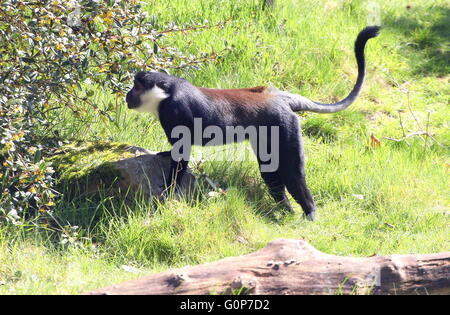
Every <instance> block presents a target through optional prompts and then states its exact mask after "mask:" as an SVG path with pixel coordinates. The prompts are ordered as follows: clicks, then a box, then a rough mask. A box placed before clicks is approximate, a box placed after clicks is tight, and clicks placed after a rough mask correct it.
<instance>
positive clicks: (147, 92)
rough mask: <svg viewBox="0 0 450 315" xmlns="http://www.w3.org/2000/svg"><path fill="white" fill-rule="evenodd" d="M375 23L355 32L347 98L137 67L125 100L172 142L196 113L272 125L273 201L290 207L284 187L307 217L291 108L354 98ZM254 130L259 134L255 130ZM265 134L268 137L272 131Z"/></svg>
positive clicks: (206, 120)
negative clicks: (195, 80) (353, 72)
mask: <svg viewBox="0 0 450 315" xmlns="http://www.w3.org/2000/svg"><path fill="white" fill-rule="evenodd" d="M379 29H380V27H378V26H369V27H366V28H365V29H363V30H362V31H361V32H360V33H359V35H358V37H357V39H356V42H355V55H356V61H357V63H358V78H357V80H356V84H355V86H354V88H353V90H352V91H351V92H350V94H349V95H348V96H347V97H346V98H345V99H343V100H342V101H340V102H337V103H335V104H321V103H317V102H314V101H311V100H309V99H307V98H305V97H303V96H300V95H297V94H292V93H288V92H283V91H279V90H277V89H274V88H267V87H261V86H260V87H254V88H244V89H209V88H201V87H196V86H193V85H192V84H190V83H189V82H188V81H186V80H185V79H181V78H178V77H174V76H171V75H167V74H164V73H160V72H139V73H137V74H136V76H135V80H134V86H133V88H132V89H131V90H130V91H129V92H128V94H127V96H126V101H127V103H128V107H129V108H130V109H134V110H137V111H142V112H154V113H155V114H157V115H158V117H159V120H160V123H161V125H162V127H163V129H164V131H165V133H166V136H167V138H168V140H169V142H170V143H171V144H172V145H175V144H176V142H177V141H178V137H174V135H173V130H174V129H175V128H176V127H177V126H183V127H185V128H187V129H188V130H189V131H191V133H192V134H193V133H194V120H195V119H201V121H202V130H204V129H205V128H207V127H209V126H217V127H218V128H219V129H220V130H223V131H224V134H226V129H227V128H228V127H230V126H243V127H244V128H247V127H249V126H257V127H260V126H270V127H274V126H276V127H277V128H278V130H279V134H278V136H279V142H278V143H279V148H278V149H279V167H278V168H277V169H275V170H271V171H261V175H262V178H263V179H264V181H265V183H266V184H267V186H268V188H269V191H270V194H271V195H272V197H273V198H274V199H275V201H276V202H277V203H280V204H281V205H282V206H283V207H285V208H286V209H288V210H290V211H292V208H291V205H290V204H289V201H288V199H287V197H286V193H285V188H287V190H288V191H289V193H290V194H291V195H292V197H293V198H294V199H295V200H296V201H297V202H298V203H299V204H300V205H301V206H302V208H303V211H304V213H305V214H306V216H307V218H308V219H310V220H314V217H315V210H316V207H315V204H314V200H313V197H312V196H311V193H310V192H309V190H308V188H307V186H306V179H305V167H304V157H303V145H302V141H301V130H300V126H299V122H298V118H297V116H296V114H295V113H294V112H296V111H310V112H316V113H334V112H338V111H341V110H343V109H345V108H347V107H348V106H349V105H350V104H352V103H353V102H354V101H355V100H356V98H357V96H358V94H359V93H360V91H361V87H362V84H363V81H364V76H365V58H364V47H365V45H366V42H367V41H368V40H369V39H370V38H372V37H375V36H377V35H378V32H379ZM270 130H271V129H270ZM258 136H260V137H263V135H259V134H258ZM264 137H266V138H267V142H270V141H269V140H270V138H271V133H270V132H269V133H268V134H266V135H264ZM206 140H207V139H201V141H200V142H199V141H197V142H196V141H194V139H193V138H192V139H191V140H190V144H197V145H206V144H207V141H206ZM234 141H236V140H235V139H234ZM222 143H226V141H223V142H222ZM270 143H271V142H270ZM269 150H270V145H269ZM172 153H173V149H172ZM182 153H183V154H185V155H184V156H185V157H184V158H182V159H175V158H174V155H173V154H172V163H171V177H170V178H172V179H173V180H174V183H175V185H178V184H179V183H180V181H181V177H182V176H183V174H184V172H185V171H186V168H187V164H188V160H189V158H188V157H189V154H190V149H189V148H188V149H186V150H185V152H182ZM255 153H256V156H257V158H258V162H259V164H260V168H261V169H262V167H263V166H264V161H263V160H262V158H261V155H260V151H259V149H258V148H256V152H255ZM163 154H164V153H163ZM166 154H167V153H166Z"/></svg>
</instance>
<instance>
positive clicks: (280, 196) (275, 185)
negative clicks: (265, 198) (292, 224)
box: [261, 172, 294, 213]
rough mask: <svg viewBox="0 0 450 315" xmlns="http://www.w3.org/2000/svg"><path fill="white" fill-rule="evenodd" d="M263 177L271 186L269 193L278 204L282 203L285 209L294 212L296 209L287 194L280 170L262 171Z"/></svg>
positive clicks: (269, 186)
mask: <svg viewBox="0 0 450 315" xmlns="http://www.w3.org/2000/svg"><path fill="white" fill-rule="evenodd" d="M261 177H262V178H263V180H264V182H265V183H266V185H267V187H268V188H269V193H270V195H271V196H272V198H273V199H274V200H275V202H276V203H277V205H280V206H281V207H282V208H283V209H285V210H287V211H289V212H291V213H293V212H294V210H293V209H292V206H291V204H290V202H289V200H288V197H287V196H286V188H285V186H284V184H283V182H282V181H281V178H280V175H279V174H278V172H261Z"/></svg>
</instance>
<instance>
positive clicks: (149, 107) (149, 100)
mask: <svg viewBox="0 0 450 315" xmlns="http://www.w3.org/2000/svg"><path fill="white" fill-rule="evenodd" d="M168 97H169V95H168V94H166V93H165V92H164V90H163V89H161V88H159V87H157V86H154V87H153V88H152V89H151V90H148V91H147V92H145V93H143V94H141V96H140V99H141V106H139V107H136V108H134V110H136V111H138V112H144V113H153V114H156V115H157V114H158V107H159V103H161V101H162V100H164V99H166V98H168Z"/></svg>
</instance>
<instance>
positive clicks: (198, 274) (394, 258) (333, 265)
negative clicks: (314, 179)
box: [89, 239, 450, 294]
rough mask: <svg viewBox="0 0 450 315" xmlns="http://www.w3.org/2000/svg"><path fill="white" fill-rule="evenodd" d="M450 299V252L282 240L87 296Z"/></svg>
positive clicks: (101, 290)
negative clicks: (380, 250) (360, 254)
mask: <svg viewBox="0 0 450 315" xmlns="http://www.w3.org/2000/svg"><path fill="white" fill-rule="evenodd" d="M214 293H217V294H221V293H222V294H223V293H224V294H231V293H240V294H340V293H342V294H351V293H357V294H408V293H420V294H448V293H450V252H445V253H438V254H427V255H390V256H374V257H368V258H354V257H340V256H333V255H328V254H325V253H322V252H320V251H318V250H316V249H315V248H314V247H312V246H311V245H309V244H308V243H306V242H305V241H302V240H288V239H280V240H276V241H273V242H271V243H269V244H268V245H267V247H265V248H263V249H261V250H259V251H257V252H254V253H252V254H248V255H245V256H238V257H230V258H225V259H222V260H219V261H216V262H212V263H207V264H203V265H198V266H191V267H189V266H188V267H185V268H181V269H175V270H171V271H167V272H162V273H158V274H154V275H150V276H147V277H144V278H141V279H138V280H133V281H128V282H125V283H122V284H118V285H115V286H112V287H109V288H104V289H100V290H96V291H93V292H90V293H89V294H214Z"/></svg>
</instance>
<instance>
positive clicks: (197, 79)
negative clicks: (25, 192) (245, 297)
mask: <svg viewBox="0 0 450 315" xmlns="http://www.w3.org/2000/svg"><path fill="white" fill-rule="evenodd" d="M147 2H148V7H147V8H146V9H147V10H148V11H149V13H151V14H154V15H155V16H156V18H157V21H158V23H159V27H160V28H161V29H164V28H166V25H167V24H168V23H169V22H170V21H174V22H175V23H176V24H178V25H180V26H182V25H189V24H191V22H195V23H203V21H204V20H208V21H209V23H211V24H216V23H218V22H219V21H228V22H227V24H226V26H225V27H224V28H210V29H205V30H199V31H193V32H186V33H183V34H178V33H175V34H170V35H168V36H167V38H166V41H167V42H168V43H171V44H173V45H174V46H176V47H178V48H179V49H180V50H182V51H184V52H187V53H193V54H197V53H198V52H213V51H216V52H220V51H222V50H223V49H224V48H225V47H227V46H229V47H233V48H232V49H231V50H230V51H229V52H227V53H225V54H224V56H223V58H222V59H220V60H219V61H217V62H214V63H210V64H205V65H202V66H201V67H200V68H199V69H197V70H188V71H178V72H174V74H176V75H180V76H183V77H186V78H188V79H189V80H191V81H192V82H193V83H194V84H196V85H202V86H207V87H222V88H229V87H248V86H256V85H263V84H266V85H273V86H276V87H277V88H279V89H284V90H289V91H292V92H295V93H300V94H302V95H304V96H306V97H310V98H312V99H314V100H318V101H323V102H327V101H334V100H337V99H340V98H342V97H343V96H345V95H346V94H347V93H348V92H349V90H350V89H351V87H352V85H353V84H354V81H355V78H356V74H357V72H356V65H355V61H354V56H353V41H354V39H355V37H356V35H357V33H358V31H360V30H361V29H362V28H363V27H364V26H365V24H366V15H367V13H366V10H365V3H366V2H364V1H351V2H350V1H293V0H292V1H279V2H280V3H281V2H282V3H283V5H282V6H278V7H276V8H275V9H274V11H272V12H268V11H261V10H258V1H231V0H223V1H217V0H204V1H193V0H173V1H147ZM407 5H410V8H409V9H408V8H407ZM380 11H381V13H382V17H381V19H382V23H383V26H384V28H383V30H382V33H381V35H380V37H378V38H376V39H373V40H371V41H370V42H369V44H368V47H367V49H366V55H367V59H368V61H367V63H368V69H367V75H368V76H367V81H366V84H365V87H364V91H363V93H362V95H361V98H360V99H359V100H358V101H357V102H356V103H355V104H354V105H353V106H352V107H351V108H349V109H348V110H346V111H344V112H341V113H337V114H333V115H318V114H307V115H303V116H301V121H302V124H303V125H304V131H305V136H304V142H305V147H306V156H307V180H308V183H309V186H310V189H311V191H312V194H313V195H314V197H315V200H316V202H317V205H318V218H317V221H316V222H314V223H311V222H307V221H305V220H304V219H303V217H302V215H301V208H300V207H299V206H298V205H296V214H295V215H292V216H282V215H281V214H280V213H278V212H276V210H274V207H275V205H274V203H273V201H272V200H271V199H270V197H269V196H268V194H267V191H266V188H265V187H264V185H263V183H262V180H261V179H260V177H259V175H258V169H257V165H256V163H255V162H252V161H249V162H244V163H240V162H232V163H228V162H217V161H206V162H203V163H202V164H201V168H202V170H203V171H204V172H205V173H206V174H208V176H209V177H210V178H211V179H213V180H215V181H216V182H218V183H219V184H220V185H221V187H223V188H225V189H226V193H225V194H223V195H219V196H216V197H207V192H208V191H207V189H206V188H205V190H204V192H203V194H202V195H203V196H204V198H202V199H199V200H196V201H189V202H188V201H183V200H181V201H176V200H173V199H171V200H169V201H167V202H165V203H163V204H148V202H145V201H143V200H141V199H139V198H138V199H137V200H136V201H135V202H134V203H133V204H131V205H130V204H127V203H125V202H121V201H120V200H113V199H109V198H107V197H104V198H100V199H98V198H97V199H87V198H78V199H76V200H68V199H67V198H66V199H63V201H61V202H60V204H58V205H57V210H56V211H55V216H57V218H58V220H59V221H60V222H61V225H62V226H63V227H64V226H67V225H71V226H79V227H80V228H79V229H78V230H77V231H78V234H74V233H73V232H71V231H70V230H68V228H67V227H65V228H64V229H65V231H66V232H65V233H63V234H64V235H66V237H65V238H64V240H66V241H67V243H66V244H65V245H64V246H60V245H58V244H57V245H55V240H54V239H52V240H50V239H48V238H46V237H45V236H43V235H45V233H36V232H29V231H30V230H29V229H28V228H27V226H24V227H23V229H22V230H21V231H11V230H10V229H7V228H3V227H0V293H4V294H5V293H23V294H25V293H26V294H41V293H48V294H55V293H57V294H61V293H70V294H73V293H80V292H84V291H87V290H91V289H95V288H98V287H101V286H106V285H111V284H114V283H117V282H120V281H123V280H127V279H132V278H136V277H139V276H142V275H144V274H149V273H151V272H156V271H161V270H165V269H167V268H172V267H179V266H184V265H188V264H197V263H203V262H207V261H213V260H217V259H220V258H223V257H226V256H232V255H240V254H245V253H249V252H251V251H254V250H257V249H259V248H261V247H263V246H265V245H266V244H267V242H269V241H271V240H273V239H276V238H281V237H282V238H303V239H306V240H308V241H309V242H310V243H311V244H312V245H314V246H315V247H316V248H318V249H319V250H322V251H324V252H327V253H331V254H337V255H352V256H368V255H372V254H380V255H381V254H394V253H395V254H406V253H428V252H439V251H445V250H449V247H450V246H449V229H448V227H449V223H450V220H449V201H450V200H449V195H450V194H449V188H448V187H449V177H448V165H449V162H450V161H449V150H448V147H449V144H450V132H449V125H448V122H449V121H450V111H449V106H448V95H449V94H450V93H449V92H450V91H449V86H450V85H449V84H448V81H449V72H450V61H449V51H448V47H449V46H448V45H449V39H448V34H449V33H450V29H449V27H450V21H449V16H450V14H449V11H450V7H449V6H448V4H447V3H446V1H431V0H424V1H380ZM94 101H96V103H97V104H99V106H100V107H101V106H104V107H105V108H106V107H107V106H108V105H107V104H108V103H109V102H113V104H117V106H118V111H117V112H116V113H114V114H113V116H114V118H115V120H116V124H112V123H110V122H109V121H108V122H105V121H102V120H100V119H99V118H98V117H96V116H95V115H94V114H93V115H92V117H84V118H85V119H86V120H89V121H90V122H91V123H89V124H86V123H80V122H77V121H76V120H75V119H74V118H73V117H71V116H70V114H69V113H67V112H63V113H59V115H60V117H64V118H65V123H66V124H67V125H70V126H71V128H68V129H66V133H65V134H64V136H65V137H67V138H77V139H81V140H83V139H84V140H91V141H92V140H100V139H101V140H112V141H117V142H124V143H130V144H133V145H138V146H142V147H145V148H148V149H151V150H167V149H168V148H169V145H168V143H167V141H166V139H165V136H164V132H163V131H162V129H161V127H160V126H159V125H158V122H157V120H156V119H155V118H153V117H151V116H147V115H142V114H140V115H139V114H137V113H133V112H130V111H127V110H126V108H125V104H124V101H123V100H115V99H112V97H111V96H108V95H104V92H103V91H101V89H98V91H97V93H96V95H95V96H94ZM410 108H411V109H412V111H413V113H414V115H413V114H412V113H411V111H410ZM399 115H401V122H402V126H403V128H402V127H401V125H400V120H399ZM420 130H423V131H428V132H429V133H430V134H432V135H433V138H434V140H433V139H431V138H424V137H422V138H421V137H411V138H408V140H407V141H403V142H401V143H397V142H394V141H390V140H386V139H384V137H390V138H401V137H402V136H403V133H406V134H408V133H410V132H414V131H420ZM371 135H374V136H375V137H377V138H378V139H380V140H381V146H375V147H372V146H370V145H369V143H370V142H369V141H370V136H371ZM240 146H247V144H240ZM196 150H201V149H199V148H197V149H196ZM123 266H131V267H133V268H134V269H130V268H127V267H123ZM130 270H131V271H132V272H130Z"/></svg>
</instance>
